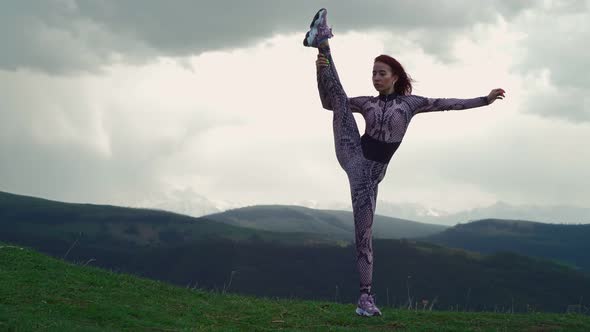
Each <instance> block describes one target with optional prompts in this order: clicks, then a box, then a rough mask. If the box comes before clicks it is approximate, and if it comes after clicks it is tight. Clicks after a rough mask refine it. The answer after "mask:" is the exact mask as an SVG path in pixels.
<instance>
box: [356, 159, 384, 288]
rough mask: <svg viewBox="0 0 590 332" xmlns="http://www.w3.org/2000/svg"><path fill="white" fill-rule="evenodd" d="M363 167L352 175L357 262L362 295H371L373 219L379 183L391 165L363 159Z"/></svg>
mask: <svg viewBox="0 0 590 332" xmlns="http://www.w3.org/2000/svg"><path fill="white" fill-rule="evenodd" d="M359 164H361V165H362V167H359V168H357V169H356V170H354V171H352V172H350V173H349V174H348V177H349V182H350V191H351V198H352V211H353V215H354V229H355V246H356V253H357V255H356V263H357V268H358V271H359V279H360V285H359V289H360V292H361V293H366V294H371V287H372V284H373V220H374V217H375V209H376V206H377V193H378V186H379V182H381V180H382V179H383V177H384V176H385V172H386V170H387V165H386V164H382V163H378V162H374V161H370V160H366V159H363V160H362V161H361V162H359Z"/></svg>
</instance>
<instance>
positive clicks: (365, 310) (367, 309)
mask: <svg viewBox="0 0 590 332" xmlns="http://www.w3.org/2000/svg"><path fill="white" fill-rule="evenodd" d="M373 295H374V294H370V295H369V294H365V293H362V294H361V297H360V298H359V301H358V304H357V307H356V313H357V315H359V316H369V317H370V316H381V310H379V308H377V307H376V306H375V299H374V298H373Z"/></svg>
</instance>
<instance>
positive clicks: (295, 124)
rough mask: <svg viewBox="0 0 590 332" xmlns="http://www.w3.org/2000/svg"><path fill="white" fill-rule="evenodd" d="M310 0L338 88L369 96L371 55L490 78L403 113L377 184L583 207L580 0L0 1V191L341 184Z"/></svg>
mask: <svg viewBox="0 0 590 332" xmlns="http://www.w3.org/2000/svg"><path fill="white" fill-rule="evenodd" d="M321 7H326V8H327V9H328V22H329V24H330V25H332V26H333V32H334V35H335V37H334V38H333V39H331V41H330V43H331V45H332V49H333V54H334V60H335V62H336V66H337V67H338V71H339V74H340V78H341V80H342V83H343V85H344V87H345V89H346V91H347V94H348V95H349V96H358V95H376V91H375V90H374V89H373V88H372V84H371V68H372V64H373V59H374V58H375V57H376V56H377V55H379V54H389V55H391V56H393V57H395V58H397V59H398V60H399V61H400V62H401V63H402V64H403V66H404V67H405V69H406V70H407V72H408V73H409V74H410V75H411V76H412V77H413V78H414V79H415V80H416V81H417V82H416V83H415V84H414V91H413V93H414V94H416V95H421V96H427V97H447V98H473V97H477V96H485V95H487V94H488V93H489V92H490V90H491V89H494V88H503V89H505V90H506V92H507V93H506V99H504V100H498V101H496V102H495V103H493V104H492V105H490V106H486V107H481V108H475V109H469V110H461V111H448V112H433V113H423V114H419V115H417V116H415V117H414V118H413V119H412V122H411V124H410V127H409V129H408V132H407V134H406V136H405V138H404V142H403V143H402V145H401V147H400V148H399V149H398V151H397V152H396V154H395V156H394V157H393V159H392V161H391V162H390V165H389V168H388V171H387V175H386V177H385V179H384V180H383V182H382V183H381V185H380V187H379V197H378V199H379V200H382V201H387V202H400V203H401V202H413V203H419V204H422V205H425V206H429V207H433V208H436V209H442V210H446V211H449V212H453V211H459V210H463V209H470V208H476V207H482V206H488V205H491V204H493V203H495V202H496V201H504V202H508V203H511V204H539V205H558V204H559V205H563V204H567V205H573V206H578V207H589V206H590V148H589V144H588V142H590V75H589V74H588V68H590V48H589V46H588V40H590V1H576V0H571V1H558V0H555V1H547V0H546V1H541V0H538V1H537V0H535V1H532V0H531V1H526V0H512V1H511V0H495V1H494V0H491V1H485V2H480V1H472V0H449V1H444V2H441V1H438V0H429V1H416V0H398V1H383V0H373V1H351V0H340V1H286V0H285V1H281V0H254V1H238V0H234V1H229V0H224V1H220V0H215V1H213V0H211V1H198V0H197V1H193V0H190V1H189V0H176V1H159V0H150V1H146V0H141V1H140V0H137V1H115V0H113V1H107V0H103V1H75V0H44V1H33V0H31V1H26V0H20V1H4V2H2V4H0V42H1V43H2V52H0V190H2V191H8V192H13V193H18V194H25V195H33V196H40V197H45V198H49V199H55V200H63V201H69V202H91V203H101V204H102V203H107V204H116V205H125V206H134V205H137V204H142V203H145V202H150V201H158V200H159V201H161V200H166V199H205V200H210V201H212V202H217V203H222V202H225V203H226V204H230V205H231V204H237V205H240V204H244V205H249V204H308V205H314V204H315V205H317V206H322V205H325V204H328V203H330V202H348V203H349V202H350V192H349V185H348V182H347V177H346V175H345V173H344V171H343V170H342V169H341V168H340V166H339V164H338V162H337V160H336V156H335V152H334V142H333V136H332V113H331V112H330V111H326V110H324V109H322V107H321V104H320V100H319V96H318V92H317V84H316V76H315V75H316V74H315V64H314V61H315V58H316V52H315V50H314V49H311V48H306V47H303V45H302V40H303V37H304V35H305V32H306V31H307V29H308V27H309V23H310V20H311V18H312V17H313V15H314V14H315V13H316V11H317V10H318V9H319V8H321ZM355 118H356V119H357V123H358V125H359V129H360V130H361V132H362V131H363V130H364V120H363V118H362V117H361V116H360V115H355Z"/></svg>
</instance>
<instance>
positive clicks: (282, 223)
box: [204, 205, 447, 240]
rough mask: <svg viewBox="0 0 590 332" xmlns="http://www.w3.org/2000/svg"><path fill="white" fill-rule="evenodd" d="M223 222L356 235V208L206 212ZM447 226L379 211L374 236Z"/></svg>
mask: <svg viewBox="0 0 590 332" xmlns="http://www.w3.org/2000/svg"><path fill="white" fill-rule="evenodd" d="M204 217H205V218H207V219H210V220H216V221H219V222H222V223H226V224H230V225H235V226H240V227H248V228H254V229H260V230H267V231H272V232H306V233H313V234H326V235H331V236H335V237H338V238H341V239H343V240H344V239H350V240H352V239H354V218H353V215H352V212H348V211H337V210H317V209H310V208H307V207H302V206H290V205H256V206H250V207H244V208H237V209H232V210H228V211H225V212H221V213H215V214H210V215H206V216H204ZM446 228H447V227H446V226H441V225H433V224H425V223H418V222H414V221H410V220H403V219H398V218H392V217H385V216H381V215H376V216H375V218H374V221H373V237H374V238H382V239H399V238H414V237H423V236H428V235H431V234H435V233H438V232H441V231H443V230H444V229H446Z"/></svg>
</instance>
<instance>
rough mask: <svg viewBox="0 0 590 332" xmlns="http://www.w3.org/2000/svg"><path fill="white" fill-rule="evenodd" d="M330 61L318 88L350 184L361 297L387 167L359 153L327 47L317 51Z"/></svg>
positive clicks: (367, 283) (366, 289)
mask: <svg viewBox="0 0 590 332" xmlns="http://www.w3.org/2000/svg"><path fill="white" fill-rule="evenodd" d="M319 51H320V52H321V53H322V54H324V55H325V56H326V58H327V59H328V60H329V61H330V65H329V66H324V67H321V68H320V69H319V70H318V77H317V78H318V84H320V85H321V87H322V88H323V89H324V90H325V91H328V92H329V96H328V98H329V99H330V101H331V105H332V109H333V112H334V119H333V128H334V144H335V146H336V158H337V159H338V163H339V164H340V166H341V167H342V168H343V169H344V171H345V172H346V175H347V176H348V181H349V183H350V192H351V198H352V211H353V216H354V229H355V244H356V262H357V267H358V271H359V275H360V291H361V293H370V292H371V285H372V282H373V241H372V230H371V228H372V226H373V217H374V215H375V205H376V202H377V186H378V185H379V183H380V182H381V180H383V178H384V177H385V172H386V170H387V165H388V164H384V163H380V162H377V161H372V160H368V159H366V158H365V157H364V156H363V152H362V150H361V138H360V133H359V130H358V128H357V125H356V121H355V119H354V117H353V115H352V112H351V110H350V107H349V105H348V97H347V96H346V93H345V92H344V89H343V88H342V85H341V84H340V79H339V78H338V73H337V72H336V68H335V67H334V61H333V60H332V55H331V52H330V49H329V47H327V48H323V49H320V50H319Z"/></svg>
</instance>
